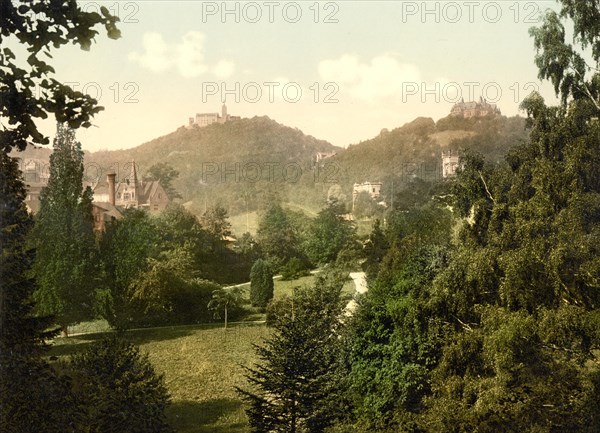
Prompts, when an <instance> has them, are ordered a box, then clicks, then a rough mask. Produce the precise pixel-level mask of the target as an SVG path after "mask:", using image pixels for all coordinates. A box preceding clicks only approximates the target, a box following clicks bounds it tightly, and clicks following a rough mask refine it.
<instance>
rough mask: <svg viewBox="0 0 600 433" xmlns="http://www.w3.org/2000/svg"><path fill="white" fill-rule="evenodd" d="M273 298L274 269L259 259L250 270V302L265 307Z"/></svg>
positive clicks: (254, 305) (255, 305)
mask: <svg viewBox="0 0 600 433" xmlns="http://www.w3.org/2000/svg"><path fill="white" fill-rule="evenodd" d="M271 299H273V271H272V270H271V267H270V266H269V264H268V263H267V262H265V261H264V260H261V259H258V260H257V261H256V262H255V263H254V265H252V270H251V271H250V303H251V304H252V306H253V307H261V308H264V307H266V306H267V304H268V303H269V301H270V300H271Z"/></svg>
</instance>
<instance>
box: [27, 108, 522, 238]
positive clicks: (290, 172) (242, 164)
mask: <svg viewBox="0 0 600 433" xmlns="http://www.w3.org/2000/svg"><path fill="white" fill-rule="evenodd" d="M527 135H528V133H527V131H526V130H525V119H523V118H521V117H512V118H507V117H504V116H493V117H480V118H471V119H463V118H459V117H452V116H448V117H446V118H443V119H440V120H438V121H437V122H434V120H433V119H431V118H427V117H419V118H416V119H415V120H413V121H412V122H409V123H407V124H405V125H403V126H401V127H399V128H395V129H393V130H391V131H388V130H385V129H384V130H382V131H381V133H380V134H379V135H377V136H376V137H373V138H372V139H370V140H366V141H363V142H360V143H358V144H353V145H350V146H349V147H348V148H347V149H346V150H344V149H342V148H338V147H335V146H333V145H331V144H330V143H328V142H326V141H323V140H318V139H316V138H314V137H311V136H307V135H305V134H303V133H302V132H301V131H300V130H298V129H294V128H290V127H287V126H284V125H281V124H279V123H277V122H276V121H274V120H272V119H269V118H268V117H254V118H251V119H239V120H232V121H229V122H226V123H224V124H219V123H215V124H211V125H209V126H206V127H204V128H198V127H193V128H189V129H188V128H185V127H181V128H179V129H177V130H176V131H174V132H172V133H171V134H168V135H165V136H162V137H159V138H156V139H154V140H152V141H150V142H147V143H144V144H142V145H140V146H137V147H135V148H131V149H126V150H117V151H100V152H94V153H86V155H85V161H86V176H87V178H88V180H90V181H99V182H100V183H101V184H102V183H104V182H105V181H106V173H108V172H109V171H114V172H116V173H117V178H119V179H122V178H123V177H124V176H126V175H127V174H129V172H130V171H131V161H135V164H136V167H137V170H138V175H139V176H142V175H143V174H144V173H145V172H146V171H147V170H148V169H149V168H150V167H151V166H152V165H153V164H155V163H158V162H166V163H168V164H170V165H171V166H173V167H174V168H175V169H176V170H177V171H178V172H179V173H180V174H179V178H178V179H177V180H176V181H175V182H174V186H175V188H176V189H177V190H178V191H179V193H180V194H181V195H182V196H183V201H184V203H185V205H186V207H188V208H189V209H190V210H191V211H192V212H194V213H196V214H198V215H200V214H202V213H203V212H204V210H205V209H206V208H207V207H209V206H211V205H214V204H217V203H220V204H221V205H223V206H224V207H225V208H226V209H227V210H228V211H229V215H230V216H236V215H240V221H238V223H236V227H238V226H239V229H238V230H237V231H239V230H242V229H244V230H245V229H246V228H249V227H250V222H252V223H253V224H252V225H253V226H255V225H256V217H257V212H260V211H261V210H263V209H264V208H265V207H266V206H267V205H268V203H270V202H273V201H280V202H282V203H288V204H289V205H290V206H294V207H296V208H298V209H303V212H305V213H307V214H314V212H315V211H318V210H319V209H320V208H321V207H322V206H323V205H324V203H325V200H326V198H327V195H328V192H329V190H330V189H331V190H334V189H335V190H337V191H340V192H341V194H340V198H342V199H344V200H346V203H347V204H348V207H349V206H350V204H351V201H352V185H353V184H354V183H361V182H365V181H375V182H377V181H378V182H383V187H382V194H383V197H384V199H385V200H386V201H388V202H389V199H390V198H391V195H392V190H394V191H395V193H396V192H398V191H400V190H402V189H403V188H405V186H406V185H407V184H408V182H409V181H411V180H412V179H415V178H420V179H424V180H428V181H434V180H439V179H441V153H442V151H445V150H454V151H457V150H465V149H471V150H474V151H477V152H480V153H482V154H483V155H484V156H485V157H486V159H487V160H489V161H493V162H500V161H502V160H503V156H504V155H505V154H506V152H507V151H508V149H509V148H510V147H511V146H513V145H515V144H518V143H519V142H521V141H524V140H526V139H527ZM50 152H51V150H50V149H48V148H42V149H28V150H26V151H25V152H24V153H22V154H20V155H19V156H21V157H22V158H24V159H27V158H36V159H40V160H41V159H46V160H47V158H48V155H49V154H50ZM318 152H337V155H335V156H333V157H330V158H326V159H324V160H322V161H321V162H319V163H318V164H317V163H316V162H315V155H316V154H317V153H318ZM334 185H335V187H334ZM332 187H334V188H332ZM248 214H249V215H252V221H250V219H249V218H246V216H245V215H248ZM238 234H239V233H238Z"/></svg>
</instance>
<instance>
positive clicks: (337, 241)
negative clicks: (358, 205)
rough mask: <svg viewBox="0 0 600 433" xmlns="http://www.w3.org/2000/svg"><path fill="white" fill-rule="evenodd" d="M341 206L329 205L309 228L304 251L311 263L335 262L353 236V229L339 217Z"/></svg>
mask: <svg viewBox="0 0 600 433" xmlns="http://www.w3.org/2000/svg"><path fill="white" fill-rule="evenodd" d="M343 213H345V212H344V210H343V205H341V204H338V203H336V202H332V203H329V204H328V206H327V207H326V208H324V209H322V210H321V211H320V212H319V214H318V215H317V217H316V218H315V220H314V221H313V224H312V227H311V235H310V237H309V238H308V241H307V245H306V251H307V254H308V256H309V258H310V259H311V260H312V261H313V263H319V264H325V263H330V262H333V261H335V259H336V257H337V255H338V253H339V252H340V251H341V250H342V248H343V247H344V245H346V244H347V243H348V242H349V241H350V240H351V239H352V237H353V236H354V234H355V228H354V227H353V226H352V223H351V222H350V221H347V220H345V219H344V218H342V217H341V215H342V214H343Z"/></svg>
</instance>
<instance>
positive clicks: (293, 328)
mask: <svg viewBox="0 0 600 433" xmlns="http://www.w3.org/2000/svg"><path fill="white" fill-rule="evenodd" d="M342 285H343V282H342V280H341V279H340V278H339V277H338V278H335V279H329V280H326V279H325V278H319V279H318V280H317V283H316V285H315V287H313V288H310V289H304V290H301V291H299V292H297V296H296V298H295V299H294V312H293V314H292V315H291V316H289V315H278V316H276V318H275V323H274V325H273V327H274V334H273V336H272V337H271V338H269V340H267V342H266V343H265V345H264V346H257V347H256V351H257V354H258V357H259V359H260V360H261V362H260V364H259V365H256V366H254V367H252V368H247V378H248V381H249V383H250V385H251V389H250V390H245V389H239V388H238V391H239V393H240V394H241V395H242V397H243V398H244V400H245V401H246V403H247V405H248V407H247V409H246V413H247V415H248V419H249V422H250V427H251V431H252V432H256V433H258V432H265V433H266V432H285V433H298V432H310V433H317V432H324V431H325V429H326V428H327V427H329V426H331V425H332V424H333V422H334V420H335V419H337V418H338V417H339V416H340V414H341V413H343V411H344V410H346V406H345V404H344V402H345V399H344V398H343V396H342V395H341V393H340V389H341V386H340V377H339V374H338V373H339V371H340V369H339V357H338V355H339V344H340V339H339V334H338V330H339V327H340V321H339V316H340V314H341V312H342V308H343V303H342V302H341V301H340V292H341V287H342Z"/></svg>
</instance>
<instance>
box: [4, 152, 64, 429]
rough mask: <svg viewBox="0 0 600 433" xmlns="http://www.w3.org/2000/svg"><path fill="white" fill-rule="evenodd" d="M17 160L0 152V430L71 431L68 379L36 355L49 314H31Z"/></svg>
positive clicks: (26, 224) (27, 226)
mask: <svg viewBox="0 0 600 433" xmlns="http://www.w3.org/2000/svg"><path fill="white" fill-rule="evenodd" d="M19 177H20V173H19V169H18V164H17V161H16V160H15V159H13V158H11V157H9V156H8V155H7V154H6V153H4V152H0V251H1V252H2V254H0V431H6V432H27V431H39V432H54V433H60V432H65V431H68V432H71V431H73V428H69V427H68V426H69V422H70V421H72V418H73V416H74V411H71V410H70V408H71V407H73V406H74V404H73V400H72V396H71V394H70V389H69V387H68V383H67V382H66V381H63V380H62V379H61V378H59V377H58V376H57V375H56V374H55V372H54V370H53V369H52V368H51V367H50V366H49V365H48V364H47V363H46V362H45V361H44V360H43V359H42V358H41V355H42V354H43V353H44V352H45V350H44V349H45V348H46V343H45V342H46V340H48V339H49V338H52V337H53V336H54V335H55V332H54V331H52V330H50V329H51V323H52V318H48V317H40V316H36V315H35V314H34V309H35V304H34V303H33V301H32V295H33V292H34V291H35V288H36V286H35V281H34V280H33V279H32V278H31V276H30V270H31V266H32V262H33V260H34V252H33V250H31V249H29V248H28V247H27V242H26V238H27V236H28V233H29V231H30V230H31V227H32V226H33V221H32V219H31V217H30V216H29V215H28V213H27V209H26V207H25V205H24V203H23V199H24V197H25V185H24V184H23V181H22V180H21V179H20V178H19Z"/></svg>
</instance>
